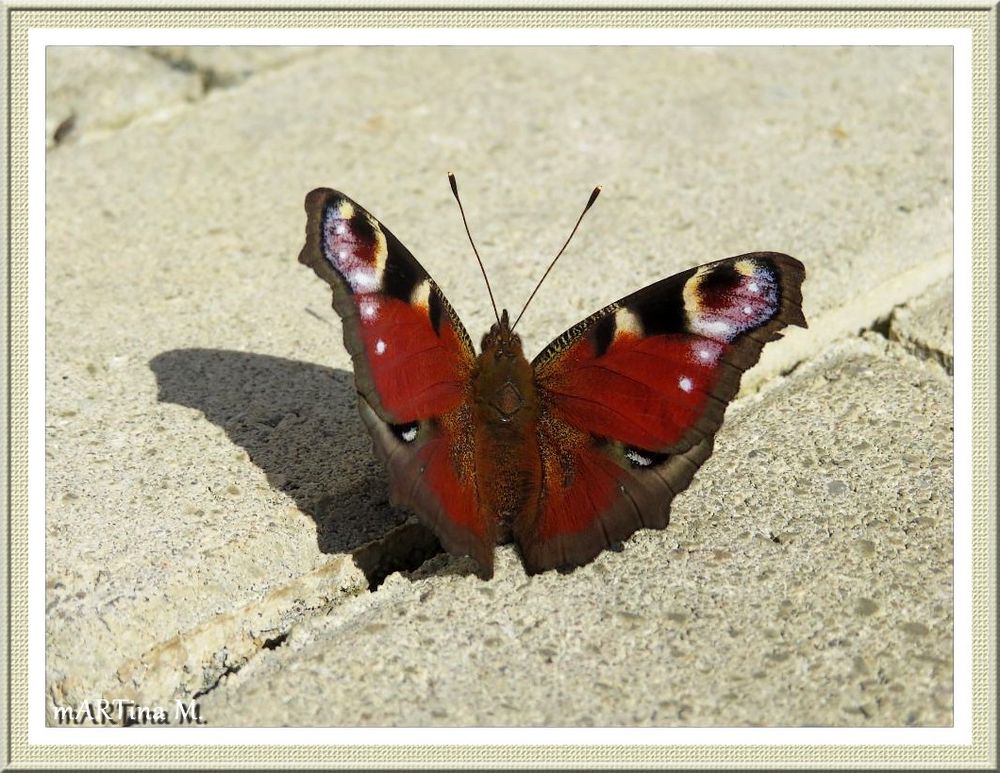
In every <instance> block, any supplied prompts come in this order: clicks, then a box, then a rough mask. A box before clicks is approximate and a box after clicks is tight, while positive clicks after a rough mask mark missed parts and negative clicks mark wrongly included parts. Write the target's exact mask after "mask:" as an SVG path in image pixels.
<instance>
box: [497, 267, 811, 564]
mask: <svg viewBox="0 0 1000 773" xmlns="http://www.w3.org/2000/svg"><path fill="white" fill-rule="evenodd" d="M804 276H805V272H804V269H803V267H802V264H801V263H800V262H799V261H797V260H796V259H795V258H791V257H789V256H787V255H781V254H779V253H752V254H747V255H740V256H737V257H734V258H727V259H725V260H721V261H716V262H715V263H709V264H706V265H704V266H701V267H699V268H696V269H691V270H689V271H685V272H683V273H681V274H678V275H676V276H673V277H669V278H667V279H664V280H662V281H660V282H657V283H655V284H652V285H649V286H648V287H646V288H644V289H642V290H639V291H638V292H636V293H634V294H632V295H630V296H628V297H626V298H623V299H622V300H620V301H618V302H616V303H613V304H611V305H610V306H607V307H606V308H604V309H602V310H601V311H599V312H597V313H596V314H594V315H592V316H591V317H589V318H587V319H586V320H584V321H583V322H581V323H579V324H578V325H576V326H574V327H573V328H571V329H570V330H568V331H567V332H566V333H564V334H563V335H562V336H560V337H559V338H557V339H556V340H555V341H553V342H552V344H550V345H549V346H548V347H546V349H545V350H543V351H542V352H541V354H539V355H538V357H536V358H535V360H534V363H533V365H534V367H535V372H536V382H537V384H538V390H539V396H540V403H541V405H540V412H541V419H540V421H539V424H540V432H539V447H540V452H541V455H542V459H543V472H544V474H543V482H542V496H541V500H540V505H539V510H538V512H537V513H536V514H534V515H533V516H532V517H531V518H524V519H522V521H521V522H520V523H518V524H515V527H514V534H515V536H516V538H517V539H518V542H519V543H520V546H521V550H522V554H523V555H524V557H525V562H526V564H527V565H528V568H529V569H531V570H534V571H540V570H543V569H548V568H552V567H555V566H563V565H578V564H581V563H585V562H586V561H588V560H590V559H591V558H593V557H594V556H595V555H596V554H597V553H598V552H600V551H601V550H603V549H604V548H605V547H607V546H608V545H609V544H612V543H614V542H616V541H619V540H622V539H625V538H626V537H628V536H629V535H631V534H632V533H633V532H634V531H636V529H639V528H642V527H660V528H662V527H663V526H665V525H666V522H667V517H668V508H669V503H670V500H671V499H672V498H673V496H675V495H676V494H677V493H679V492H680V491H682V490H683V489H684V488H686V487H687V486H688V484H689V483H690V482H691V479H692V477H693V475H694V473H695V471H696V470H697V469H698V467H699V466H700V465H701V464H702V463H703V462H704V461H705V459H707V458H708V456H709V455H710V454H711V451H712V442H713V438H714V436H715V433H716V432H717V431H718V429H719V426H720V425H721V423H722V419H723V415H724V413H725V409H726V406H727V404H728V403H729V401H730V400H732V398H733V396H734V395H735V394H736V392H737V391H738V389H739V383H740V378H741V376H742V374H743V372H744V371H745V370H747V369H748V368H749V367H751V366H752V365H753V364H755V363H756V362H757V360H758V359H759V357H760V352H761V348H762V347H763V345H764V344H765V343H767V342H768V341H772V340H774V339H776V338H779V337H780V332H779V331H780V330H781V329H782V328H784V327H785V326H787V325H789V324H794V325H801V326H803V327H804V326H805V318H804V316H803V314H802V308H801V303H802V296H801V283H802V280H803V279H804Z"/></svg>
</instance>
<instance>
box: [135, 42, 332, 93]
mask: <svg viewBox="0 0 1000 773" xmlns="http://www.w3.org/2000/svg"><path fill="white" fill-rule="evenodd" d="M145 50H146V51H148V52H149V53H150V54H152V55H153V56H155V57H157V58H159V59H161V60H162V61H163V62H165V63H167V64H169V65H170V66H171V67H173V68H175V69H179V70H188V71H193V72H197V73H198V74H199V75H200V76H201V79H202V83H203V84H204V85H205V88H206V89H213V88H229V87H231V86H235V85H237V84H239V83H240V82H242V81H244V80H246V79H247V78H249V77H250V76H252V75H255V74H257V73H259V72H262V71H264V70H270V69H273V68H276V67H281V66H282V65H284V64H285V63H287V62H290V61H292V60H294V59H300V58H302V57H305V56H315V55H316V54H317V53H319V52H321V51H322V49H320V48H310V47H305V46H222V47H217V46H150V47H149V48H147V49H145Z"/></svg>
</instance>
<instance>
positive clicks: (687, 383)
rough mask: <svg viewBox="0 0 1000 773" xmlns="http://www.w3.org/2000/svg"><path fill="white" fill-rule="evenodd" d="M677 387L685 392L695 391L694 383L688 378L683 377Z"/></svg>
mask: <svg viewBox="0 0 1000 773" xmlns="http://www.w3.org/2000/svg"><path fill="white" fill-rule="evenodd" d="M677 386H679V387H680V388H681V389H683V390H684V391H685V392H690V391H691V390H692V389H694V382H693V381H691V379H689V378H688V377H687V376H681V380H680V381H678V382H677Z"/></svg>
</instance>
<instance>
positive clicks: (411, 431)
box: [401, 426, 423, 472]
mask: <svg viewBox="0 0 1000 773" xmlns="http://www.w3.org/2000/svg"><path fill="white" fill-rule="evenodd" d="M401 437H402V438H403V440H404V441H405V442H407V443H412V442H413V441H414V440H416V439H417V428H416V426H413V427H409V428H408V429H404V430H403V432H402V435H401ZM421 472H423V471H422V470H421Z"/></svg>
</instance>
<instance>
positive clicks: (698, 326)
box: [690, 318, 733, 341]
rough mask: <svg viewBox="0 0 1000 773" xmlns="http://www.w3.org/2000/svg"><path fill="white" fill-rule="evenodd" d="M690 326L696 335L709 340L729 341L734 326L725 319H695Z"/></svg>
mask: <svg viewBox="0 0 1000 773" xmlns="http://www.w3.org/2000/svg"><path fill="white" fill-rule="evenodd" d="M690 325H691V329H692V330H693V331H694V332H695V333H697V334H698V335H703V336H707V337H709V338H722V339H725V340H727V341H728V340H729V336H731V335H732V333H733V326H732V325H730V324H729V323H728V322H726V321H725V320H723V319H703V318H702V319H699V318H695V319H694V320H692V321H691V323H690Z"/></svg>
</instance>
